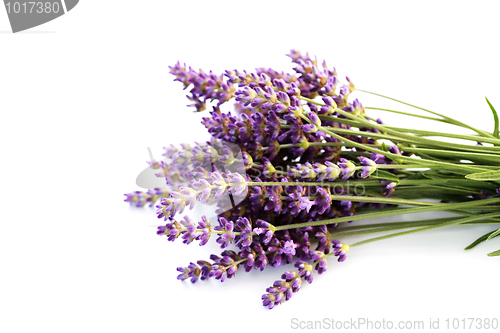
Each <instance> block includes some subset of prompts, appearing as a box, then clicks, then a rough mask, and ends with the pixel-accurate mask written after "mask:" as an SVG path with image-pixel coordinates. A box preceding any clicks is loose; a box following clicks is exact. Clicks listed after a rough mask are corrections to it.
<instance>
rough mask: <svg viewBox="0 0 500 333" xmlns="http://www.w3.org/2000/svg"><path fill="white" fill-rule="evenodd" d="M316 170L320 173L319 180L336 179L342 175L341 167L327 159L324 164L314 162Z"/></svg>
mask: <svg viewBox="0 0 500 333" xmlns="http://www.w3.org/2000/svg"><path fill="white" fill-rule="evenodd" d="M314 171H315V172H316V173H318V174H319V177H318V180H319V181H323V180H329V181H334V180H335V179H337V178H338V177H339V175H340V168H339V167H338V166H337V165H336V164H334V163H332V162H330V161H325V162H324V164H321V163H314Z"/></svg>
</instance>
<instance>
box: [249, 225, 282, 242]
mask: <svg viewBox="0 0 500 333" xmlns="http://www.w3.org/2000/svg"><path fill="white" fill-rule="evenodd" d="M255 224H256V225H257V228H254V229H253V232H254V233H255V234H256V235H261V234H262V235H264V239H263V240H262V243H263V244H264V245H267V244H269V242H270V241H271V239H272V237H273V235H274V231H275V230H276V229H275V228H274V226H273V225H272V224H271V223H269V222H266V221H264V220H257V221H256V222H255Z"/></svg>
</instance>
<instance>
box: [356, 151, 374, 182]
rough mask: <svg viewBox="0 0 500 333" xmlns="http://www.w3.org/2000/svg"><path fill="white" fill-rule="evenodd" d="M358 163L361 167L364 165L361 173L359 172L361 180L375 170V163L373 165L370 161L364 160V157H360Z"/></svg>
mask: <svg viewBox="0 0 500 333" xmlns="http://www.w3.org/2000/svg"><path fill="white" fill-rule="evenodd" d="M359 161H360V163H361V165H364V167H363V169H362V172H361V178H366V177H368V176H369V175H371V174H372V173H374V172H375V170H377V163H375V162H374V161H372V160H371V159H369V158H366V157H364V156H360V157H359Z"/></svg>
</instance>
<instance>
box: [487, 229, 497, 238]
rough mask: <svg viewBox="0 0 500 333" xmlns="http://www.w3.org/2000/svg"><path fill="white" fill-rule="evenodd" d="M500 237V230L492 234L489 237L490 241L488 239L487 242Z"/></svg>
mask: <svg viewBox="0 0 500 333" xmlns="http://www.w3.org/2000/svg"><path fill="white" fill-rule="evenodd" d="M499 235H500V229H498V230H497V231H494V232H493V233H492V234H491V235H490V236H489V237H488V239H487V240H490V239H492V238H495V237H497V236H499Z"/></svg>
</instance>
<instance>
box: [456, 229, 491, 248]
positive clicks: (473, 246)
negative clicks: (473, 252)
mask: <svg viewBox="0 0 500 333" xmlns="http://www.w3.org/2000/svg"><path fill="white" fill-rule="evenodd" d="M499 230H500V229H499ZM497 231H498V230H497ZM495 232H496V231H490V232H488V233H487V234H486V235H483V236H481V237H479V238H478V239H476V241H475V242H474V243H472V244H471V245H469V246H467V247H466V248H465V249H464V250H470V249H473V248H475V247H476V246H478V245H479V244H481V243H482V242H484V241H487V240H488V239H489V238H488V237H490V236H491V235H492V234H493V233H495ZM497 236H498V235H497ZM495 237H496V236H495Z"/></svg>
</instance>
